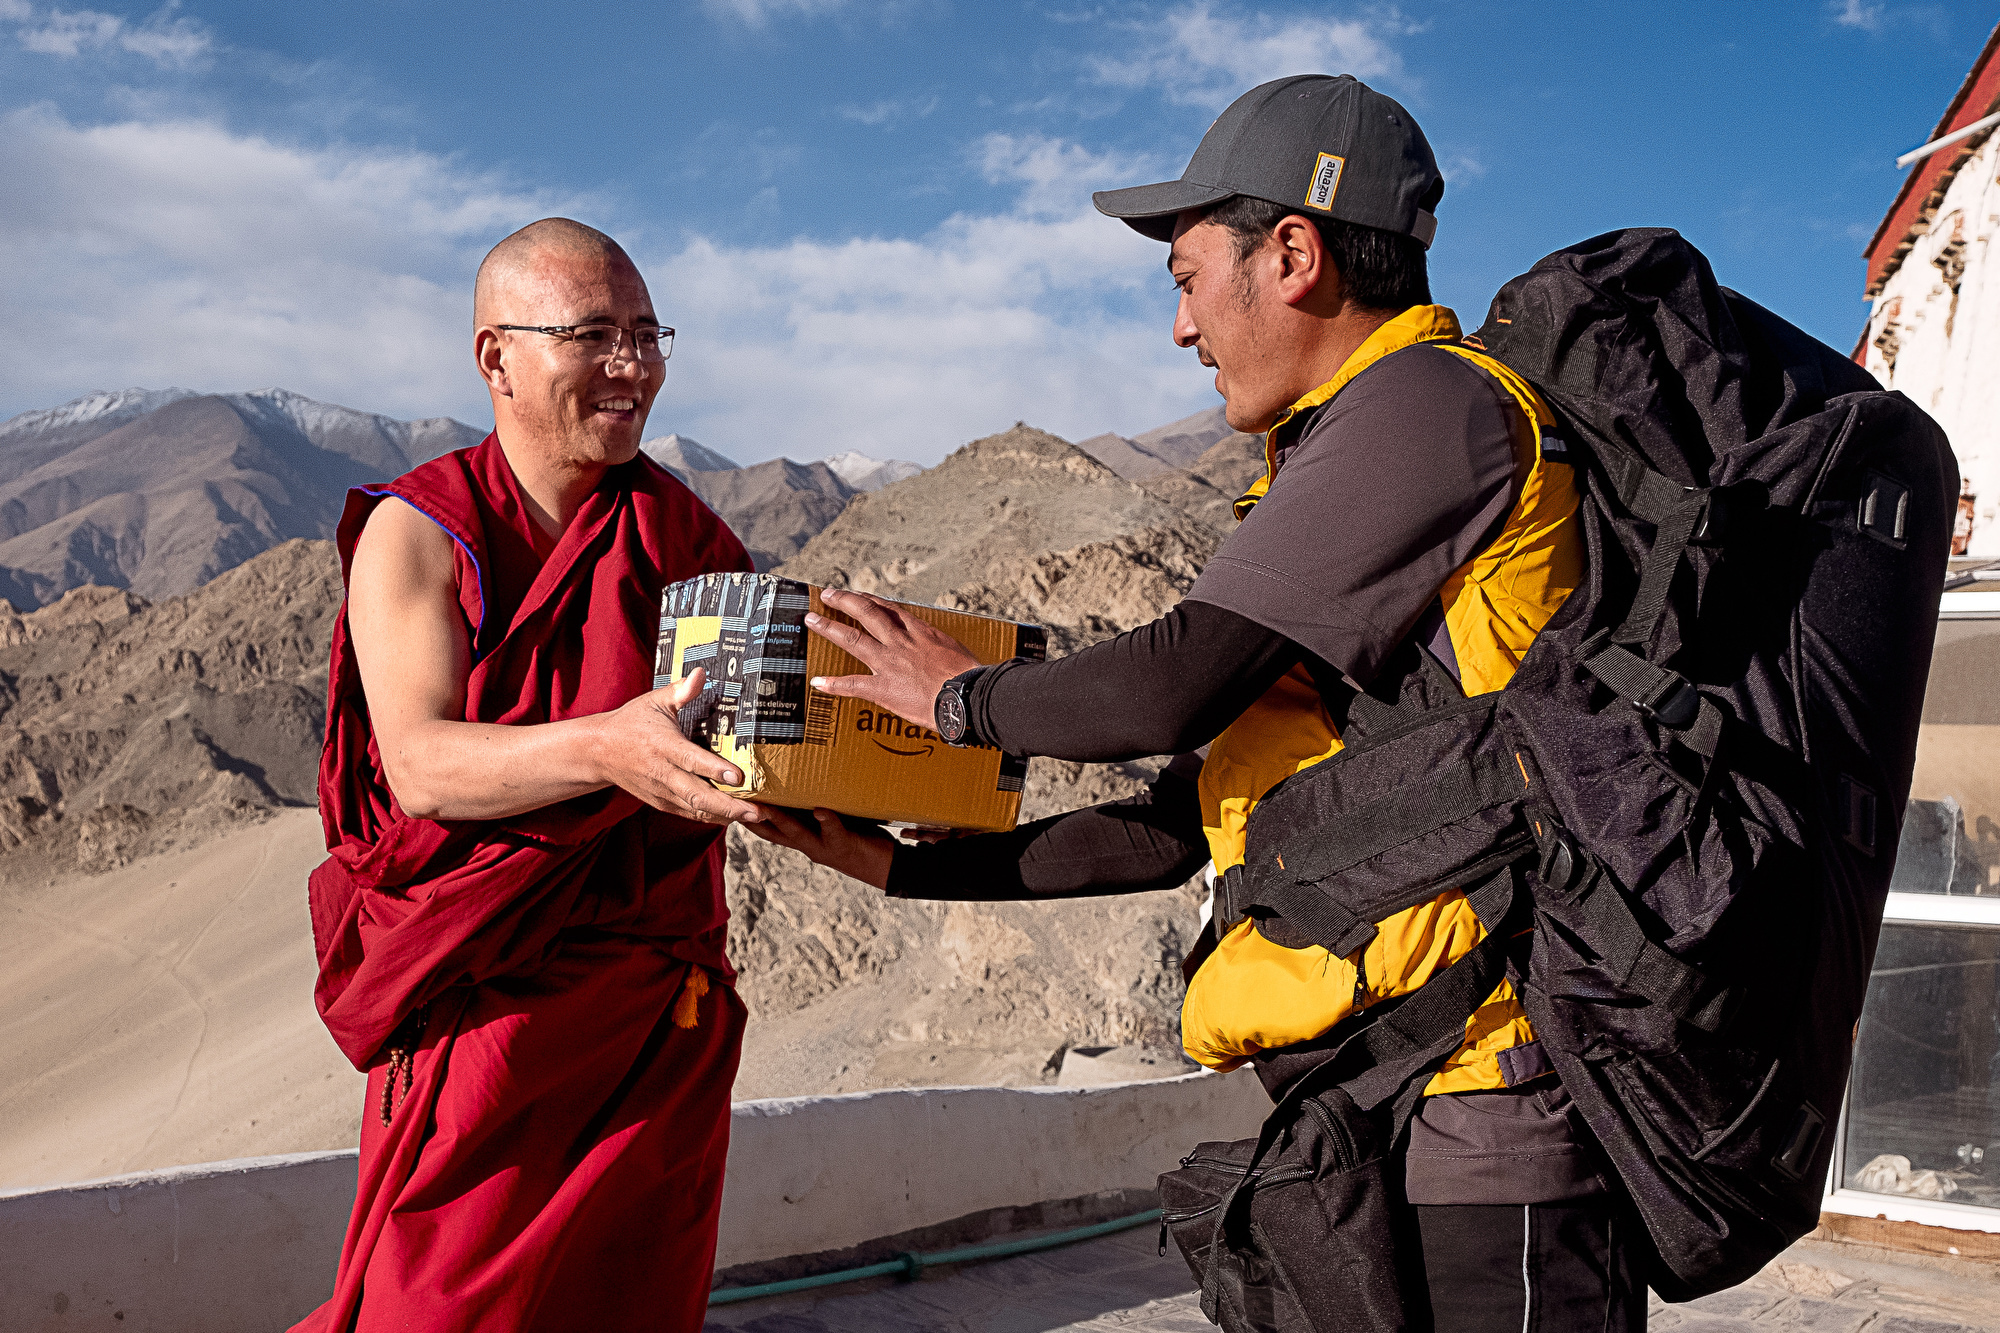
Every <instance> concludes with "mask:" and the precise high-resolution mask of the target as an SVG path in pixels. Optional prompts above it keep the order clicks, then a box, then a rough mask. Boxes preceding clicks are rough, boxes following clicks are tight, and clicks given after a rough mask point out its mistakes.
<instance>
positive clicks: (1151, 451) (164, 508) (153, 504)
mask: <svg viewBox="0 0 2000 1333" xmlns="http://www.w3.org/2000/svg"><path fill="white" fill-rule="evenodd" d="M483 436H484V432H483V431H481V430H480V429H479V428H477V427H474V426H469V425H467V424H465V423H464V422H462V421H455V420H453V419H451V418H449V417H432V418H427V419H424V420H419V421H397V420H394V419H392V418H390V417H385V416H379V415H376V414H374V413H369V412H359V411H356V410H354V409H352V408H347V407H340V406H337V405H335V404H330V403H322V402H317V401H315V400H313V399H310V398H307V397H304V396H303V395H300V394H296V393H292V392H290V391H288V390H284V389H260V390H256V391H254V392H250V393H231V394H201V393H196V392H194V391H192V390H188V389H174V388H170V389H125V390H121V391H117V392H103V393H93V394H89V395H87V396H85V397H83V398H79V399H76V400H75V401H74V402H69V403H65V404H63V405H61V406H60V407H53V408H48V409H45V410H42V411H35V412H27V413H24V414H22V415H20V416H17V417H15V418H13V419H12V420H9V421H6V422H4V423H0V599H4V601H5V602H6V603H7V604H8V606H9V607H11V608H13V609H15V610H21V611H26V610H32V609H34V608H36V607H39V606H42V605H45V604H48V603H51V602H53V601H54V600H56V599H58V598H60V597H61V596H62V595H63V594H64V593H66V592H68V591H70V590H71V589H73V588H79V587H85V586H96V587H104V588H119V589H127V590H129V591H131V592H133V593H136V594H138V595H139V596H141V597H143V598H146V599H148V600H151V601H157V600H159V599H162V598H168V597H174V596H178V595H180V594H182V593H186V592H189V591H192V590H193V589H195V588H198V587H200V586H201V585H203V584H204V583H206V582H208V581H209V580H210V579H213V578H214V577H216V576H217V575H218V574H221V573H223V572H224V571H226V570H229V569H232V568H234V567H236V566H237V565H239V564H241V563H242V562H243V561H245V560H247V559H249V558H250V557H251V556H254V555H256V554H258V553H259V552H261V551H265V550H269V549H270V548H271V547H273V546H275V545H277V544H279V543H281V542H284V541H287V540H290V539H294V538H301V537H303V538H321V539H323V538H328V537H331V536H332V535H333V531H334V528H335V526H336V525H337V524H338V522H339V519H340V512H341V508H342V506H343V504H344V502H345V494H346V491H347V489H348V487H350V486H353V485H356V484H360V483H364V482H369V481H382V480H386V479H388V478H391V477H395V476H397V475H399V474H401V473H403V472H405V471H407V470H409V469H410V468H412V467H414V466H416V465H417V464H419V463H422V462H425V461H427V460H429V459H431V458H435V457H437V456H438V455H439V454H442V453H445V452H447V451H449V450H452V449H458V448H463V447H465V446H467V445H471V444H475V443H477V442H478V441H479V440H480V439H481V438H483ZM1051 438H1053V437H1051ZM1071 447H1072V446H1069V445H1067V444H1065V445H1064V448H1065V449H1069V448H1071ZM643 448H644V449H645V451H646V452H647V453H648V454H649V455H650V456H652V457H653V458H654V459H655V460H656V461H658V462H659V463H660V464H661V465H662V466H664V467H666V468H667V469H668V470H669V471H671V472H673V473H674V475H676V476H677V477H679V478H680V479H681V480H682V481H683V482H685V483H686V484H687V485H688V486H689V488H691V489H692V490H693V491H694V492H695V493H696V494H697V495H699V496H700V497H701V498H702V499H703V501H705V502H706V503H707V504H708V505H709V507H710V508H712V509H714V510H715V511H716V513H718V514H719V515H721V516H722V518H723V519H724V521H726V522H728V523H729V524H730V526H731V527H732V528H734V529H735V530H736V532H737V535H738V536H740V537H741V538H742V539H743V543H744V545H745V546H746V547H747V548H748V549H749V551H750V554H751V558H752V559H753V560H754V561H755V562H756V565H757V568H759V569H771V568H775V567H776V566H778V565H781V564H783V563H785V562H786V561H789V560H791V559H793V558H794V557H795V556H797V555H798V554H799V553H800V552H801V551H802V550H803V549H804V548H805V547H806V545H807V543H809V542H810V541H812V540H813V538H814V537H815V536H816V535H817V534H819V533H820V532H821V531H823V530H824V529H826V528H827V527H828V526H829V525H830V524H832V523H833V522H834V521H835V520H836V519H837V518H838V517H839V516H840V515H841V514H842V513H843V512H844V511H845V510H846V509H847V507H848V505H849V504H850V503H851V502H852V501H853V500H855V498H856V497H858V496H865V495H871V494H874V493H877V492H880V491H882V490H883V489H884V488H885V487H890V486H894V485H896V484H898V483H901V482H904V481H908V480H910V479H911V478H914V477H917V476H919V475H920V474H922V473H923V472H924V471H925V469H923V468H922V467H920V466H919V465H917V464H915V463H911V462H907V461H904V460H900V459H878V458H871V457H869V456H868V455H866V454H862V453H859V452H857V451H853V450H848V451H846V452H843V453H838V454H835V455H833V456H832V457H830V458H827V459H825V460H822V461H818V462H808V463H801V462H796V461H794V460H792V459H788V458H775V459H770V460H768V461H766V462H762V463H754V464H751V465H750V466H748V467H743V466H739V465H738V464H737V463H736V462H735V461H734V460H733V459H730V458H729V457H727V456H726V455H724V454H722V453H720V452H719V451H717V450H715V449H711V448H709V447H708V446H706V445H703V444H702V443H700V442H699V441H697V440H693V439H690V438H688V437H686V436H683V435H665V436H661V437H659V438H656V439H653V440H648V441H647V442H646V443H645V444H644V446H643ZM1075 448H1077V449H1080V450H1081V452H1082V453H1083V454H1085V455H1088V456H1090V457H1092V458H1094V459H1096V460H1097V461H1098V462H1100V463H1102V464H1103V465H1104V466H1105V467H1107V468H1108V469H1110V471H1111V472H1112V473H1115V474H1116V475H1117V476H1119V477H1122V478H1124V479H1126V480H1127V481H1132V482H1136V483H1138V484H1139V485H1140V486H1141V487H1143V488H1144V489H1145V490H1146V491H1147V492H1148V493H1150V494H1151V495H1152V496H1153V497H1154V498H1155V499H1157V500H1159V501H1161V502H1162V503H1164V504H1166V505H1168V506H1169V507H1170V508H1173V509H1176V510H1179V511H1182V512H1185V513H1186V514H1189V515H1192V516H1194V517H1196V518H1197V519H1200V520H1203V521H1205V522H1206V523H1207V524H1208V525H1209V526H1211V527H1215V528H1217V529H1218V530H1226V529H1227V527H1228V526H1229V524H1230V523H1231V522H1232V519H1231V517H1230V514H1229V502H1230V500H1232V499H1233V498H1234V497H1235V495H1236V494H1237V493H1238V492H1239V491H1240V490H1241V489H1242V487H1243V486H1244V485H1246V484H1247V483H1248V480H1249V478H1250V477H1251V476H1253V475H1254V474H1255V472H1256V471H1257V470H1258V468H1259V467H1260V466H1261V462H1262V445H1261V442H1259V441H1257V440H1256V439H1255V437H1252V436H1247V435H1240V434H1237V433H1235V432H1232V431H1231V430H1230V429H1229V426H1228V424H1227V423H1226V422H1225V421H1224V420H1223V419H1222V410H1221V409H1220V408H1216V409H1213V410H1211V411H1208V412H1203V413H1198V414H1196V415H1195V416H1192V417H1188V418H1186V419H1184V420H1181V421H1176V422H1171V423H1169V424H1168V425H1165V426H1161V427H1158V428H1156V429H1154V430H1150V431H1146V432H1144V433H1142V434H1139V435H1134V436H1131V437H1129V438H1128V437H1126V436H1122V435H1115V434H1105V435H1098V436H1094V437H1092V438H1091V439H1088V440H1085V441H1083V442H1082V443H1081V445H1078V446H1075Z"/></svg>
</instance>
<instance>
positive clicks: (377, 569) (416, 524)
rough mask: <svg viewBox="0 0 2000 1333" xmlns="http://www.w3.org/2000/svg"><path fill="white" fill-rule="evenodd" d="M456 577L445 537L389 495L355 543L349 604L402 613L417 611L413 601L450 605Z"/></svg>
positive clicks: (377, 506)
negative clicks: (382, 605)
mask: <svg viewBox="0 0 2000 1333" xmlns="http://www.w3.org/2000/svg"><path fill="white" fill-rule="evenodd" d="M456 577H457V575H456V570H455V568H454V563H453V544H452V540H451V537H450V535H449V534H448V533H446V532H445V530H444V529H443V528H441V527H439V526H438V525H437V524H436V523H435V522H433V521H432V520H431V519H430V518H429V517H427V516H426V515H425V514H423V513H422V512H421V511H419V510H418V509H417V508H416V506H414V505H412V504H409V503H407V502H405V501H403V500H399V499H396V498H393V497H391V498H389V499H385V500H383V501H382V503H381V504H378V505H376V506H375V510H374V512H373V513H371V514H369V515H368V521H367V523H366V524H365V525H364V526H363V527H362V529H361V536H360V538H359V539H358V540H357V541H356V542H355V544H354V563H353V567H352V568H351V569H350V570H349V572H348V600H349V603H350V605H351V606H352V607H353V608H354V609H360V608H361V606H362V605H364V604H372V603H386V604H387V605H390V606H395V607H397V608H398V609H401V610H404V611H409V610H414V609H416V607H415V605H412V604H413V603H414V604H418V605H421V604H426V603H428V604H432V605H438V604H450V603H451V602H453V601H454V600H455V599H456V596H457V589H456V587H455V586H454V583H455V580H456ZM368 609H370V610H373V609H375V608H374V607H373V606H369V608H368Z"/></svg>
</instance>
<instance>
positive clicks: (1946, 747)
mask: <svg viewBox="0 0 2000 1333" xmlns="http://www.w3.org/2000/svg"><path fill="white" fill-rule="evenodd" d="M1996 586H2000V585H1996ZM1890 887H1891V888H1892V889H1894V890H1895V891H1896V892H1898V893H1951V894H1996V895H2000V620H1943V621H1939V622H1938V633H1937V647H1936V650H1935V651H1934V653H1933V654H1932V657H1931V674H1930V684H1929V686H1928V688H1927V689H1926V690H1925V692H1924V717H1923V726H1922V727H1921V729H1920V730H1919V732H1918V737H1917V769H1916V774H1915V777H1914V778H1913V780H1912V781H1911V784H1910V806H1909V810H1908V812H1907V813H1906V814H1905V815H1904V818H1903V838H1902V847H1901V850H1900V851H1899V852H1898V853H1897V856H1896V878H1895V880H1894V882H1893V883H1892V884H1891V885H1890Z"/></svg>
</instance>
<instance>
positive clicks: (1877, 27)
mask: <svg viewBox="0 0 2000 1333" xmlns="http://www.w3.org/2000/svg"><path fill="white" fill-rule="evenodd" d="M1827 9H1828V10H1829V11H1830V12H1831V13H1832V14H1833V21H1834V22H1835V23H1838V24H1839V25H1840V26H1841V27H1843V28H1859V29H1861V30H1862V31H1863V32H1880V31H1881V30H1882V6H1880V5H1869V4H1863V3H1862V0H1834V3H1832V4H1829V5H1828V6H1827Z"/></svg>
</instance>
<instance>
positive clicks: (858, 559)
mask: <svg viewBox="0 0 2000 1333" xmlns="http://www.w3.org/2000/svg"><path fill="white" fill-rule="evenodd" d="M1147 534H1154V535H1152V536H1148V535H1147ZM1123 537H1144V538H1145V542H1146V543H1147V544H1158V545H1161V546H1162V547H1164V548H1165V549H1167V550H1168V551H1170V552H1172V553H1175V554H1172V555H1170V556H1169V557H1167V558H1168V559H1175V558H1179V553H1193V554H1194V558H1195V559H1196V560H1197V561H1199V560H1206V559H1207V558H1208V555H1209V554H1210V552H1211V551H1212V550H1213V548H1214V538H1213V536H1212V534H1211V533H1210V532H1209V531H1208V530H1207V529H1206V528H1205V527H1204V525H1202V524H1201V523H1200V522H1198V521H1196V520H1194V519H1192V518H1190V517H1189V515H1188V514H1186V513H1185V512H1183V511H1182V510H1180V509H1178V508H1175V507H1174V506H1173V505H1170V504H1167V503H1165V502H1163V501H1161V500H1158V499H1156V498H1154V497H1153V496H1151V495H1149V494H1147V493H1146V492H1145V491H1144V490H1142V489H1140V488H1139V487H1138V486H1137V485H1135V484H1134V483H1132V482H1130V481H1127V480H1125V479H1124V478H1123V477H1120V476H1119V475H1118V474H1117V473H1115V472H1113V471H1112V470H1111V469H1110V468H1108V467H1106V466H1105V465H1104V464H1102V463H1100V462H1098V461H1097V460H1096V459H1094V458H1092V457H1090V456H1089V455H1088V454H1086V453H1084V452H1082V451H1081V450H1079V449H1078V448H1076V446H1074V445H1072V444H1069V443H1068V442H1067V441H1064V440H1061V439H1058V438H1057V437H1056V436H1054V435H1050V434H1049V433H1047V432H1046V431H1040V430H1036V429H1034V428H1033V427H1031V426H1025V425H1016V426H1015V427H1014V428H1013V429H1012V430H1009V431H1004V432H1002V433H1001V434H999V435H989V436H987V437H986V438H985V439H982V440H974V441H973V442H972V443H971V444H968V445H966V446H965V447H964V448H963V449H960V450H959V451H958V452H956V453H954V454H952V455H951V456H950V457H949V458H947V459H945V460H944V462H942V463H940V464H939V465H938V466H936V467H934V468H931V469H930V470H929V471H927V472H923V473H920V474H918V475H917V476H914V477H910V478H908V479H906V480H903V481H899V482H895V483H893V484H892V485H889V486H885V487H883V488H882V489H881V490H879V491H875V492H872V493H870V494H866V495H859V496H856V497H855V498H854V499H853V500H852V501H850V502H849V504H848V506H847V508H846V509H845V510H844V511H843V512H842V513H841V515H840V517H839V518H838V519H835V520H834V522H833V523H832V524H831V525H829V526H828V527H827V529H826V530H825V531H824V532H822V533H820V534H819V535H818V536H817V537H815V538H813V539H812V541H810V542H808V543H807V544H806V546H805V549H804V550H802V551H800V552H799V553H798V554H797V555H796V556H794V557H793V558H792V559H791V560H789V561H787V562H786V563H785V564H784V565H783V566H782V567H781V572H783V573H786V574H790V575H792V576H793V577H795V578H804V579H809V580H811V581H812V582H815V583H820V584H825V585H828V586H833V587H846V588H855V589H858V590H860V591H863V592H874V593H880V594H882V595H883V596H885V597H895V598H898V599H900V600H903V601H912V602H935V601H937V600H938V599H940V598H942V597H945V596H946V595H947V594H950V593H952V592H954V590H956V589H958V588H960V587H962V586H964V585H968V584H979V585H991V586H1002V585H1005V587H1006V589H1007V592H1006V595H1007V596H1008V597H1010V598H1012V597H1015V596H1016V594H1017V587H1016V583H1017V580H1016V578H1015V575H1016V574H1017V572H1019V571H1021V570H1022V568H1023V567H1022V565H1021V562H1022V561H1024V560H1033V559H1035V558H1037V557H1040V556H1043V555H1044V554H1046V553H1049V552H1073V551H1075V550H1077V549H1078V548H1081V547H1084V546H1088V545H1091V544H1093V543H1097V542H1104V541H1110V540H1115V539H1118V538H1123ZM996 580H997V582H996ZM1030 583H1032V577H1030ZM1018 592H1019V594H1020V595H1023V596H1025V597H1026V599H1027V600H1026V602H1024V603H1023V605H1024V607H1025V606H1027V605H1031V604H1033V603H1034V601H1035V599H1036V598H1037V597H1038V596H1039V594H1038V593H1037V592H1036V591H1035V590H1034V589H1033V588H1032V587H1020V588H1018Z"/></svg>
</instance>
